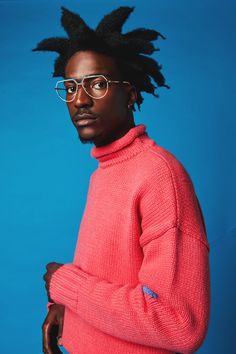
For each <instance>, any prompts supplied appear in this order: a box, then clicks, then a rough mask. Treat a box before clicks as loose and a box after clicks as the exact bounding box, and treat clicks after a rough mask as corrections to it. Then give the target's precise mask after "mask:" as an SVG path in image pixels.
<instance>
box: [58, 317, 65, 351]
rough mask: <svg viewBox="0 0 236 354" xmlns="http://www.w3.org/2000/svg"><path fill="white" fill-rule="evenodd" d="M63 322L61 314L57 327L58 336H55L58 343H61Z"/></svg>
mask: <svg viewBox="0 0 236 354" xmlns="http://www.w3.org/2000/svg"><path fill="white" fill-rule="evenodd" d="M63 323H64V318H63V317H62V316H61V317H60V319H59V329H58V336H57V344H58V345H62V332H63Z"/></svg>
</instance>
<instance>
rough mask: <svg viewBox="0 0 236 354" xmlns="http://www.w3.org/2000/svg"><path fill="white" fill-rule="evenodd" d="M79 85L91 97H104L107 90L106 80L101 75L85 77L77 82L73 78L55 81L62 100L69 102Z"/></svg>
mask: <svg viewBox="0 0 236 354" xmlns="http://www.w3.org/2000/svg"><path fill="white" fill-rule="evenodd" d="M81 85H82V86H83V89H84V90H85V92H86V93H87V94H88V95H89V96H91V97H93V98H102V97H104V96H105V95H106V93H107V90H108V81H107V80H106V79H105V77H103V76H96V77H85V78H83V80H82V82H81V83H79V84H77V82H76V81H75V80H74V79H71V80H62V81H59V82H58V83H57V87H56V90H57V93H58V95H59V96H60V98H61V99H62V100H64V101H66V102H70V101H73V100H74V98H75V96H76V93H77V90H79V89H81Z"/></svg>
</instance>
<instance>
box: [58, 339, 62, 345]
mask: <svg viewBox="0 0 236 354" xmlns="http://www.w3.org/2000/svg"><path fill="white" fill-rule="evenodd" d="M57 344H58V345H62V337H59V338H58V340H57Z"/></svg>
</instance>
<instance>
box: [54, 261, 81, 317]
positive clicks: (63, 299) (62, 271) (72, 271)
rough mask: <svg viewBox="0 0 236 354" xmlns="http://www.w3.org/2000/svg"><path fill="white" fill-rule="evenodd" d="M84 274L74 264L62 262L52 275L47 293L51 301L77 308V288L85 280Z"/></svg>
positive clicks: (73, 309) (73, 308)
mask: <svg viewBox="0 0 236 354" xmlns="http://www.w3.org/2000/svg"><path fill="white" fill-rule="evenodd" d="M86 279H87V277H86V276H85V274H84V273H83V272H82V271H81V270H80V269H79V268H78V267H77V266H75V265H74V264H64V265H63V266H61V267H60V268H58V269H57V270H56V271H55V272H54V273H53V275H52V278H51V281H50V286H49V293H50V297H51V299H52V300H53V301H55V302H56V303H58V304H62V305H64V306H67V307H69V308H70V309H71V310H72V311H75V312H76V310H77V302H78V301H77V299H78V289H79V288H80V287H81V286H82V284H83V283H84V282H85V281H86Z"/></svg>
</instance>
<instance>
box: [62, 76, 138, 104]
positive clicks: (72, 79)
mask: <svg viewBox="0 0 236 354" xmlns="http://www.w3.org/2000/svg"><path fill="white" fill-rule="evenodd" d="M93 77H94V78H96V77H103V78H104V79H105V81H106V82H107V89H106V92H105V93H104V95H103V96H101V97H93V96H91V95H90V94H89V93H88V92H87V91H86V89H85V87H84V86H83V82H84V80H85V79H89V78H93ZM79 80H80V82H77V79H75V78H71V79H69V78H68V79H64V80H59V81H57V82H56V87H55V90H56V93H57V95H58V97H59V98H60V99H61V100H62V101H64V102H72V101H74V99H75V97H76V95H77V93H78V86H82V88H83V90H84V92H85V93H86V94H87V95H88V96H89V97H91V98H93V99H95V100H100V99H101V98H104V97H105V96H106V94H107V92H108V89H109V84H111V83H113V84H128V85H131V83H130V82H129V81H118V80H109V79H107V78H106V76H104V75H103V74H96V75H86V76H83V77H82V78H81V79H79ZM67 81H73V82H74V83H75V84H76V91H75V93H74V94H73V98H72V100H70V101H68V100H65V99H63V98H62V97H61V96H60V95H59V93H58V90H60V88H59V89H58V87H57V85H58V84H59V83H61V82H67ZM65 89H66V88H65ZM65 89H61V90H65Z"/></svg>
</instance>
